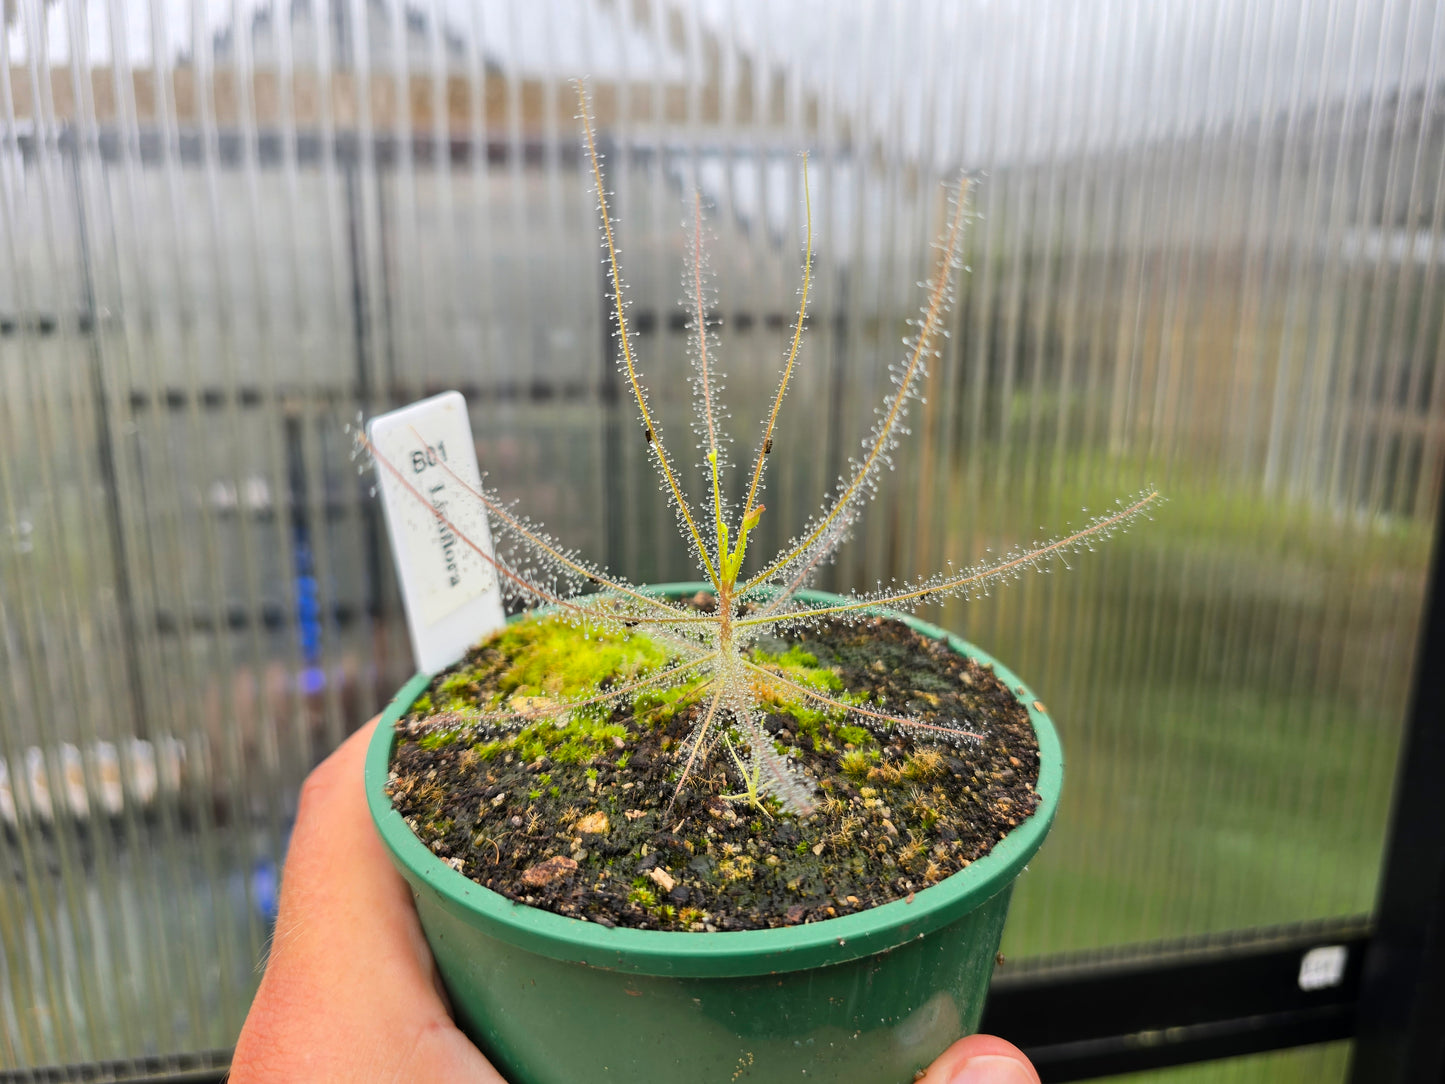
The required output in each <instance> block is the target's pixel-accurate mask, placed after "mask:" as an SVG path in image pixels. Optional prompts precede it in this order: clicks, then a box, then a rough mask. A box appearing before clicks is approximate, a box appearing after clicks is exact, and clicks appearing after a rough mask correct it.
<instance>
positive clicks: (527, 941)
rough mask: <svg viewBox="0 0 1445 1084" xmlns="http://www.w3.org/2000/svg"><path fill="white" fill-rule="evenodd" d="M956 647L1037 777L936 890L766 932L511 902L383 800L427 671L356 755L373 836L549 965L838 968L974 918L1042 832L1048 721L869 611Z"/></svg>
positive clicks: (685, 971)
mask: <svg viewBox="0 0 1445 1084" xmlns="http://www.w3.org/2000/svg"><path fill="white" fill-rule="evenodd" d="M647 589H648V590H650V591H655V592H657V593H659V594H667V595H676V596H681V595H686V594H696V593H697V592H698V591H701V590H709V585H707V584H704V583H665V584H656V585H651V586H649V587H648V588H647ZM798 597H799V598H802V599H804V600H806V601H811V602H819V603H827V602H830V601H839V596H837V595H833V594H829V593H827V592H823V591H799V592H798ZM875 612H876V613H878V614H880V615H884V616H888V617H894V618H897V619H898V620H900V621H903V622H904V623H905V624H907V625H908V626H909V627H911V628H913V629H915V630H916V631H918V632H921V633H922V634H923V635H925V636H928V637H930V638H933V639H940V640H944V641H945V642H947V643H948V645H949V646H950V647H951V648H952V649H953V650H955V651H957V652H959V653H960V654H962V655H965V656H968V657H970V658H973V659H975V660H976V661H978V662H979V663H981V664H986V665H989V666H991V667H992V668H993V671H994V673H995V675H996V676H997V677H998V678H999V680H1000V681H1002V682H1003V683H1004V684H1005V685H1006V686H1007V688H1008V689H1009V690H1010V692H1012V693H1013V694H1014V697H1015V699H1016V700H1018V701H1019V702H1020V703H1021V704H1022V705H1023V706H1024V708H1025V710H1027V712H1028V714H1029V721H1030V722H1031V723H1032V724H1033V727H1034V733H1035V735H1036V736H1037V738H1038V743H1039V778H1038V783H1037V784H1036V787H1035V791H1036V793H1037V794H1038V796H1039V804H1038V806H1037V808H1036V809H1035V810H1034V812H1033V813H1032V814H1031V815H1030V816H1029V817H1028V819H1026V820H1025V821H1024V822H1023V823H1022V824H1020V825H1019V826H1018V827H1017V828H1015V829H1013V830H1012V831H1011V832H1009V834H1008V835H1007V836H1005V837H1004V838H1003V839H1001V840H999V842H998V843H996V844H995V845H994V847H993V849H992V850H991V851H989V853H988V854H987V855H985V856H984V857H983V858H980V859H978V860H977V861H975V862H973V863H972V864H970V865H969V866H967V867H965V868H964V869H961V870H959V871H958V872H957V873H954V874H952V875H951V876H949V877H947V878H945V879H944V880H942V881H940V882H939V883H938V884H936V885H932V886H930V887H928V888H923V889H920V890H918V891H917V892H916V893H914V894H913V896H912V897H911V900H907V899H900V900H893V901H891V902H889V903H884V904H880V905H878V906H876V907H871V908H869V909H868V910H866V911H859V912H856V913H854V914H850V915H842V916H840V917H838V918H830V919H826V920H824V921H822V922H812V923H807V924H805V925H798V926H785V927H781V928H778V929H767V930H732V931H719V932H716V933H708V932H701V933H694V932H688V931H673V930H638V929H631V928H626V927H613V928H609V927H606V926H602V925H599V924H598V923H595V922H589V921H587V920H585V919H579V918H575V917H571V916H566V915H557V914H553V913H552V912H551V911H544V910H542V909H540V908H536V907H531V906H528V905H527V904H522V903H516V902H514V901H512V900H509V899H508V898H507V897H505V896H503V895H501V894H500V893H497V892H493V891H492V890H491V889H488V888H484V887H482V886H481V885H479V884H477V883H476V882H475V881H473V880H471V879H470V878H469V877H467V876H466V875H464V874H462V873H461V872H459V871H457V870H454V869H452V868H451V867H450V866H448V865H447V864H446V863H445V862H443V861H442V860H441V859H440V858H438V857H437V856H436V855H434V854H432V852H431V851H430V850H429V849H428V848H427V847H426V845H425V844H423V843H422V842H421V840H419V839H418V838H417V837H416V834H415V833H414V832H413V831H412V830H411V827H410V826H409V825H408V824H407V823H406V822H405V821H404V820H403V819H402V817H401V814H399V813H397V812H396V810H394V809H393V808H392V805H391V800H390V799H389V798H388V797H387V796H386V783H387V778H388V774H389V771H390V763H391V752H392V748H393V746H394V744H395V739H396V730H395V727H394V725H393V724H394V723H395V722H396V721H397V720H398V719H399V718H401V716H402V715H403V714H404V713H405V711H406V709H407V708H409V707H410V706H411V703H412V701H413V700H415V699H416V697H417V696H418V695H420V693H421V692H422V691H423V690H424V689H425V688H426V686H427V685H428V684H429V683H430V681H431V679H432V676H433V675H431V674H424V673H418V674H416V675H415V676H413V677H412V678H411V680H410V681H408V682H407V683H406V684H405V685H403V686H402V687H401V689H400V690H399V691H398V692H397V694H396V696H395V697H393V698H392V701H391V703H390V704H388V705H387V707H386V710H385V711H384V712H383V713H382V716H381V722H380V723H379V724H378V726H377V728H376V733H375V734H374V735H373V737H372V740H371V744H370V747H369V748H368V750H367V754H366V773H365V775H366V799H367V805H368V807H369V808H370V810H371V816H372V820H373V821H374V822H375V824H376V829H377V833H378V834H379V835H380V836H381V839H382V842H383V843H384V844H385V845H386V848H387V850H388V851H389V852H390V854H391V856H392V860H393V861H394V862H395V863H396V865H397V868H398V869H399V870H400V871H401V873H402V875H403V876H404V877H405V878H406V879H407V881H408V882H409V883H410V884H411V887H412V891H413V892H414V893H419V892H420V891H422V889H423V887H425V888H426V889H427V890H428V891H430V892H431V893H434V894H435V895H436V897H437V900H438V902H439V903H440V904H441V905H442V906H443V907H444V908H445V909H446V910H448V911H449V912H451V913H452V914H454V915H456V916H457V917H460V918H462V919H463V920H464V921H467V922H469V923H470V924H472V925H474V926H477V927H480V928H483V929H484V930H485V932H487V933H488V934H490V935H491V936H494V937H497V938H498V939H500V940H503V941H506V942H508V943H510V944H514V945H517V946H519V947H522V948H526V949H528V950H530V951H533V952H537V953H539V954H540V955H543V956H547V957H550V958H552V959H556V960H564V961H571V962H575V963H581V964H587V965H590V966H593V967H601V968H606V969H608V970H615V971H628V972H633V973H637V974H645V975H673V976H678V977H722V976H743V975H765V974H769V973H775V972H782V971H796V970H802V969H805V968H810V967H821V966H825V965H828V964H835V963H843V962H845V961H848V960H855V959H858V958H860V957H863V956H866V955H870V954H873V953H878V952H885V951H887V950H888V949H891V948H896V947H897V946H899V945H901V944H903V943H905V942H907V941H911V940H914V939H918V938H922V937H923V936H924V935H925V934H927V933H928V932H930V931H931V930H935V929H938V928H939V927H940V926H943V925H945V924H947V923H949V922H951V921H953V920H954V919H955V918H958V917H960V916H962V915H964V914H967V913H968V912H970V911H972V910H974V909H975V908H976V907H978V906H979V905H980V904H982V903H983V902H984V901H986V900H988V899H990V898H991V897H993V896H994V895H996V894H997V893H999V892H1001V891H1003V890H1004V889H1006V888H1008V887H1009V886H1010V885H1011V884H1012V883H1013V881H1014V879H1015V878H1016V877H1017V876H1018V874H1019V873H1020V872H1022V870H1023V868H1024V866H1025V865H1026V864H1027V863H1028V861H1029V860H1030V859H1031V858H1032V857H1033V856H1034V854H1035V852H1036V851H1037V850H1038V849H1039V847H1040V845H1042V843H1043V841H1044V837H1045V835H1047V834H1048V830H1049V826H1050V825H1051V824H1052V823H1053V819H1054V813H1055V811H1056V810H1057V808H1058V800H1059V792H1060V789H1061V787H1062V785H1063V767H1064V758H1063V750H1062V748H1061V746H1060V745H1059V738H1058V734H1057V733H1056V732H1055V730H1054V727H1053V723H1052V721H1051V720H1050V719H1049V716H1048V714H1047V713H1046V712H1045V711H1043V710H1041V705H1040V706H1036V705H1039V701H1038V699H1037V697H1036V696H1035V695H1034V693H1033V692H1032V691H1031V690H1030V689H1029V688H1028V686H1027V685H1025V684H1024V683H1023V682H1022V681H1020V680H1019V679H1018V677H1017V676H1016V675H1015V674H1014V673H1013V671H1012V670H1010V669H1008V667H1006V666H1004V665H1003V664H1002V663H1000V662H998V661H997V660H996V659H994V658H993V656H991V655H989V654H988V653H987V652H985V651H983V650H981V649H980V648H977V647H975V646H974V645H972V644H970V643H968V642H967V641H965V640H962V639H960V638H959V637H957V636H954V635H953V634H951V633H949V632H946V631H945V630H943V629H940V628H938V627H937V626H935V625H931V624H929V623H927V622H925V621H921V620H919V619H918V618H916V617H912V616H910V615H907V614H900V613H894V612H891V611H888V610H884V609H879V610H877V611H875Z"/></svg>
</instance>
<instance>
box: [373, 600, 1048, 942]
mask: <svg viewBox="0 0 1445 1084" xmlns="http://www.w3.org/2000/svg"><path fill="white" fill-rule="evenodd" d="M694 604H695V605H697V606H699V607H700V608H703V609H706V608H707V607H708V606H709V605H716V602H715V600H714V599H712V598H711V597H710V596H708V595H706V594H700V595H698V596H697V597H696V598H695V599H694ZM745 657H746V658H747V659H748V661H749V662H751V663H752V664H753V665H754V667H755V670H754V673H755V674H756V675H757V682H756V685H755V688H754V695H755V696H756V698H757V702H758V704H759V706H760V708H761V710H762V712H763V713H764V714H763V719H764V722H763V728H762V731H763V733H765V734H766V736H767V739H768V740H769V741H770V742H771V745H772V748H771V750H770V752H771V753H773V754H776V756H777V757H779V758H782V760H783V762H784V763H786V764H787V766H788V768H789V770H790V772H791V773H792V774H793V775H794V777H795V778H796V779H797V780H798V781H799V782H800V783H801V784H802V785H803V786H804V787H806V788H808V789H809V790H810V791H811V794H812V802H811V808H810V809H809V810H807V811H806V812H794V811H789V809H788V806H787V803H785V802H782V801H780V800H779V799H778V797H776V796H774V795H773V794H772V793H771V792H770V790H769V787H768V782H767V780H766V779H763V778H761V777H759V776H758V775H757V774H756V772H752V771H750V770H749V765H750V764H755V763H757V761H758V757H757V755H756V754H757V752H758V751H757V750H753V749H751V748H749V747H748V742H749V741H757V740H758V738H757V736H756V735H752V736H750V735H748V734H747V733H744V732H742V731H740V730H736V729H728V728H726V727H722V728H714V730H713V731H712V732H708V733H707V734H706V737H707V739H708V740H709V741H710V743H711V745H710V747H709V748H707V749H701V750H697V751H696V752H697V753H698V754H699V755H698V756H696V757H694V756H693V755H692V754H693V750H692V749H691V748H690V742H691V741H695V740H698V734H699V732H700V729H701V728H699V726H698V724H699V722H700V720H701V717H702V713H704V712H705V711H706V710H707V704H708V696H707V693H708V689H707V682H706V681H705V680H694V681H692V682H688V681H685V680H679V681H676V682H671V683H660V684H658V685H656V686H649V687H648V688H647V690H646V692H644V693H642V694H639V695H638V696H637V697H635V698H633V699H631V700H630V701H628V702H626V703H625V705H624V704H619V703H617V702H616V700H615V699H613V700H603V701H601V702H597V703H591V704H588V703H587V702H586V701H587V700H588V698H589V697H588V694H589V692H595V691H597V690H607V689H609V688H617V687H620V686H623V685H627V684H629V683H636V682H639V681H643V680H645V679H647V678H648V677H649V676H650V675H655V674H657V673H659V672H662V671H665V670H667V669H668V668H669V667H670V666H675V665H676V663H677V659H676V658H674V657H672V656H671V655H670V654H669V652H668V651H667V650H666V649H665V648H664V647H662V646H659V644H658V643H657V642H655V641H654V640H652V639H650V638H649V637H648V636H647V635H646V634H645V633H643V632H641V631H638V630H633V631H631V632H627V631H621V630H608V631H599V630H598V629H596V628H591V629H588V630H586V631H584V630H583V629H581V628H579V627H577V626H576V625H575V624H574V623H570V622H569V621H568V620H566V619H564V618H562V617H560V616H557V615H555V614H554V615H542V616H529V617H526V618H524V619H521V620H518V621H515V622H513V623H512V624H510V625H508V626H507V628H505V629H504V630H502V631H501V632H499V633H498V634H497V635H495V636H493V637H492V638H490V639H489V640H487V641H485V642H484V643H482V644H480V645H478V646H477V647H476V648H474V649H473V650H472V651H470V652H469V653H468V654H467V656H466V658H464V659H463V660H462V661H461V662H460V663H458V664H457V665H456V666H454V667H452V668H451V669H449V670H447V671H445V672H443V673H441V674H438V675H436V677H434V678H433V679H432V680H431V682H430V683H429V685H428V687H427V689H426V691H425V692H423V693H422V694H421V695H420V696H419V697H417V699H416V700H415V701H414V702H413V703H412V704H411V706H410V709H409V710H408V711H407V712H406V714H404V715H403V716H402V718H401V719H400V720H399V722H398V723H397V738H396V745H395V750H394V753H393V756H392V762H391V771H390V777H389V782H388V786H387V793H388V796H389V797H390V799H391V801H392V804H393V807H394V808H395V809H396V811H397V812H398V813H399V814H401V816H402V817H403V818H404V819H405V821H406V822H407V824H408V825H409V826H410V827H411V829H412V830H413V831H414V832H415V833H416V835H417V837H418V838H419V839H420V840H421V841H422V843H423V844H425V845H426V846H427V847H428V848H429V849H430V850H431V852H432V853H433V854H435V855H436V856H437V857H438V858H439V859H441V860H442V861H443V862H445V863H446V864H447V865H449V866H451V867H452V868H453V869H456V870H458V871H460V872H461V873H463V874H464V875H465V876H467V877H469V878H471V879H472V880H473V881H475V882H477V883H478V884H480V885H483V886H485V887H486V888H489V889H491V890H492V891H494V892H497V893H500V894H501V895H503V896H505V897H507V898H509V899H511V900H514V901H516V902H519V903H524V904H528V905H531V906H534V907H538V908H542V909H545V910H548V911H552V912H554V913H556V914H559V915H567V916H572V917H577V918H585V919H588V920H590V921H593V922H597V923H600V924H602V925H604V926H623V927H631V928H636V929H650V930H684V931H688V930H690V931H719V930H751V929H764V928H770V927H780V926H793V925H798V924H802V923H809V922H817V921H821V920H824V919H830V918H835V917H838V916H840V915H845V914H850V913H854V912H858V911H863V910H866V909H868V908H871V907H875V906H878V905H880V904H884V903H887V902H889V901H891V900H896V899H909V898H911V896H912V894H913V893H915V892H918V891H922V890H923V889H925V888H928V887H929V886H931V885H934V884H937V883H938V882H939V881H941V880H943V879H944V878H946V877H948V876H950V875H951V874H954V873H956V872H958V871H959V870H961V869H964V868H966V867H967V866H969V865H970V864H971V863H973V862H975V861H977V860H978V859H980V858H982V857H983V856H984V855H986V854H988V853H989V851H990V850H992V849H993V847H994V845H995V844H997V843H998V842H999V841H1000V840H1001V839H1003V838H1004V837H1005V836H1006V835H1007V834H1008V833H1009V832H1010V831H1011V830H1013V829H1014V828H1016V827H1017V826H1018V825H1019V824H1021V823H1022V822H1023V821H1024V820H1025V819H1026V818H1027V817H1028V816H1029V815H1030V814H1031V813H1032V812H1033V811H1034V809H1035V808H1036V807H1037V805H1038V802H1039V799H1038V794H1037V792H1036V789H1035V788H1036V786H1037V783H1038V774H1039V747H1038V741H1037V738H1036V736H1035V733H1034V729H1033V726H1032V724H1031V722H1030V719H1029V711H1028V709H1027V707H1026V706H1025V704H1022V703H1020V702H1019V700H1018V698H1017V697H1016V695H1015V693H1014V692H1013V691H1011V690H1010V689H1009V688H1008V687H1007V686H1006V685H1005V684H1004V683H1003V682H1001V681H1000V680H999V678H998V677H997V676H996V675H995V673H994V671H993V669H992V667H991V666H989V665H986V664H981V663H979V662H978V661H976V660H974V659H972V658H969V657H968V656H966V655H964V654H961V653H959V652H957V651H955V650H954V649H953V648H951V647H950V646H949V644H948V643H947V642H946V641H944V640H940V639H935V638H931V637H929V636H925V635H923V634H922V633H921V632H918V631H916V630H915V629H914V628H911V627H909V625H907V624H904V623H903V622H902V621H899V620H896V619H893V618H890V617H884V616H868V617H864V618H862V619H858V618H854V619H852V620H850V621H848V622H846V623H845V622H842V621H834V622H825V623H821V624H819V625H817V626H816V627H805V628H800V629H797V630H793V631H789V632H787V633H786V634H779V635H776V636H773V635H770V636H761V637H758V638H756V639H754V640H753V641H752V643H751V644H750V645H749V646H748V649H747V652H746V655H745ZM767 674H776V675H779V676H780V678H781V679H782V680H780V681H779V682H777V683H770V682H769V680H768V678H767V677H766V675H767ZM800 687H801V688H805V689H814V690H817V691H818V692H819V693H822V694H825V695H826V698H827V699H826V700H824V699H817V700H814V699H809V698H807V697H806V696H803V695H799V694H796V693H794V692H792V690H794V689H797V688H800ZM830 702H841V703H846V704H849V705H857V706H860V707H863V708H866V709H869V710H876V711H878V712H879V713H887V714H890V715H896V714H897V713H900V712H904V713H906V714H907V716H908V717H909V718H910V719H912V720H915V721H916V723H917V724H919V725H916V726H910V727H906V728H905V727H898V726H888V725H882V724H880V725H879V726H877V727H876V728H875V727H872V726H866V725H860V724H859V721H858V720H859V719H860V717H861V716H860V715H858V714H857V713H846V714H845V713H844V712H842V711H839V710H837V709H836V708H834V707H832V706H831V705H830ZM1035 706H1036V707H1037V708H1039V710H1041V709H1042V706H1041V705H1035ZM500 717H506V718H507V720H508V722H507V723H506V724H505V725H502V724H499V723H495V722H493V721H491V720H495V719H498V718H500ZM930 723H935V724H936V725H938V726H940V727H941V728H942V729H941V730H940V731H930V730H929V729H928V726H929V724H930ZM960 732H967V733H970V734H973V735H977V736H976V737H962V736H960ZM688 763H693V764H694V765H695V766H694V767H693V769H692V770H691V772H689V773H684V767H685V765H686V764H688ZM684 774H686V779H685V784H684V785H682V786H679V785H678V784H679V782H680V781H681V780H682V779H683V777H684Z"/></svg>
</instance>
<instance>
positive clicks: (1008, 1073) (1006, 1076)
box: [949, 1054, 1034, 1084]
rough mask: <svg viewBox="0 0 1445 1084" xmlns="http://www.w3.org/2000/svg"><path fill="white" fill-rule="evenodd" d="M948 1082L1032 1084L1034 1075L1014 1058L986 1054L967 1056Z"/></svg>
mask: <svg viewBox="0 0 1445 1084" xmlns="http://www.w3.org/2000/svg"><path fill="white" fill-rule="evenodd" d="M959 1070H960V1071H959V1072H957V1073H955V1074H954V1075H953V1079H952V1080H950V1081H949V1084H1034V1075H1033V1073H1031V1072H1029V1071H1028V1068H1027V1067H1026V1066H1025V1065H1024V1064H1023V1063H1022V1062H1020V1061H1019V1060H1018V1059H1016V1058H1004V1057H999V1056H998V1055H996V1054H987V1055H985V1056H983V1057H981V1058H969V1059H968V1060H967V1061H966V1062H964V1063H963V1064H962V1065H960V1066H959Z"/></svg>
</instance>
